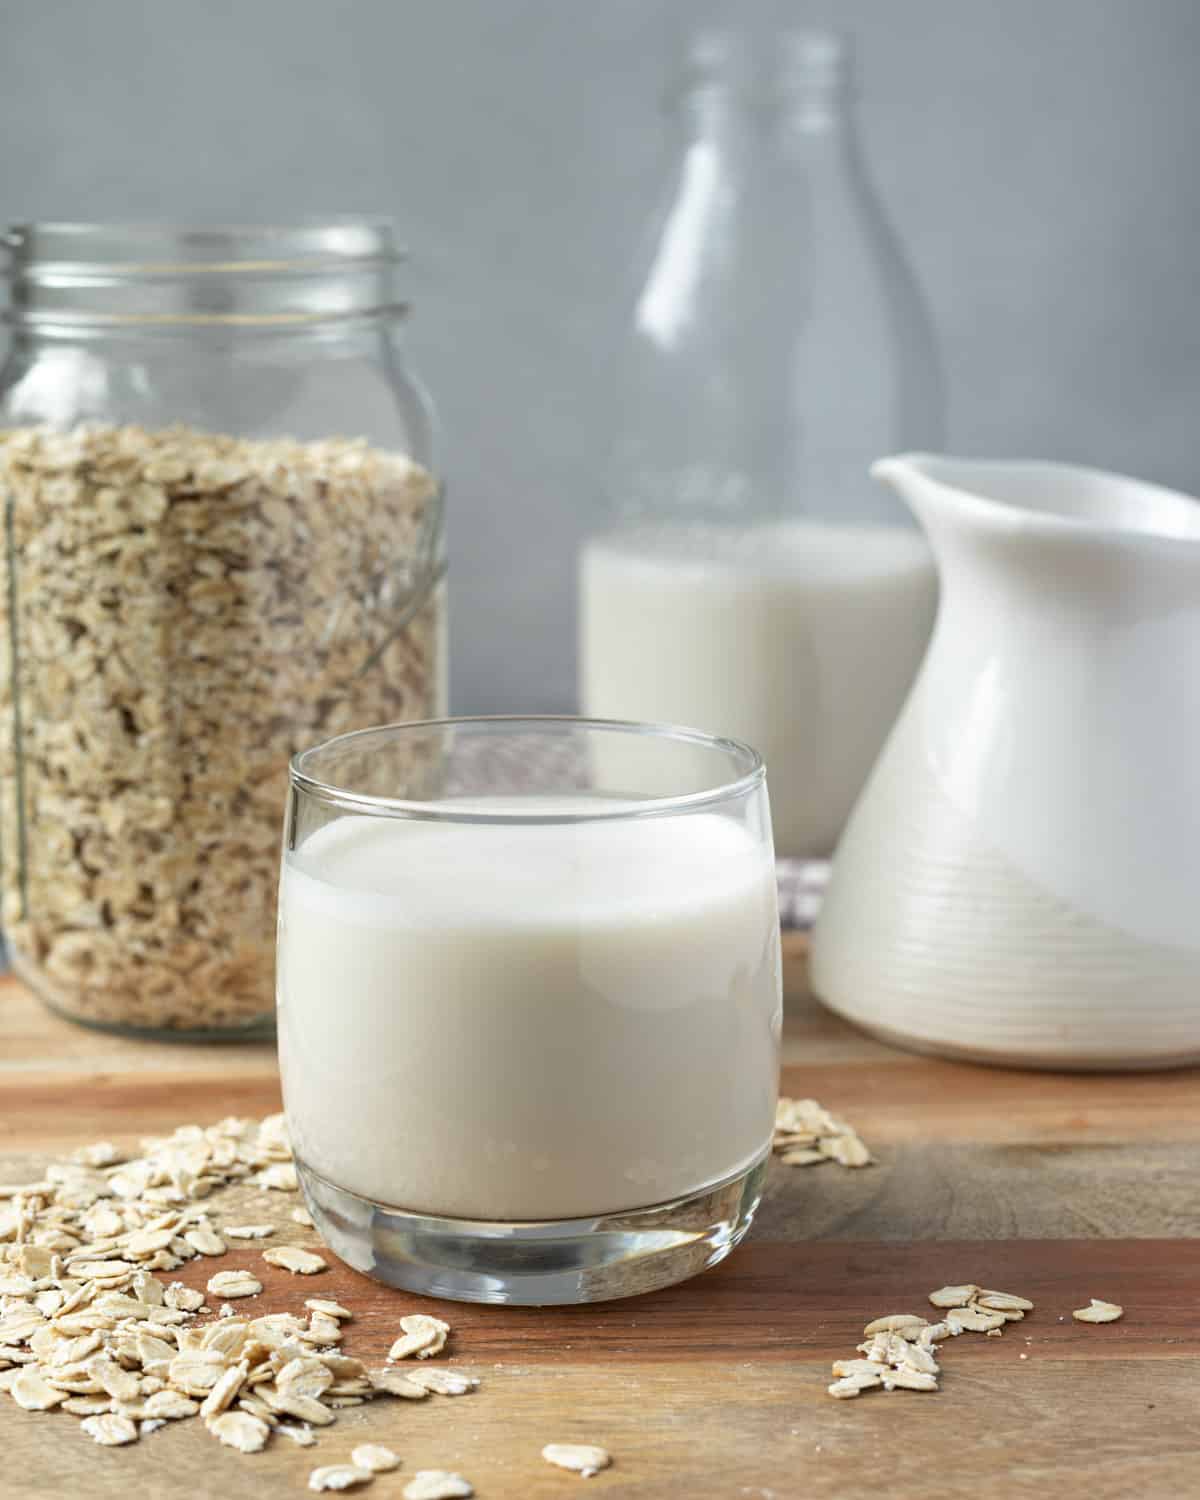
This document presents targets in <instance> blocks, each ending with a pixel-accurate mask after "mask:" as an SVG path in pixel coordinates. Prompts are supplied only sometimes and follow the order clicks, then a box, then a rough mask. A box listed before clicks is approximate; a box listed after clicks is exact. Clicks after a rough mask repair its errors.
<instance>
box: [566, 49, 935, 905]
mask: <svg viewBox="0 0 1200 1500" xmlns="http://www.w3.org/2000/svg"><path fill="white" fill-rule="evenodd" d="M673 104H674V107H675V110H676V112H677V113H678V114H679V115H680V116H681V124H682V138H681V140H680V142H679V144H678V145H677V147H676V153H675V157H674V163H673V166H672V170H671V175H670V181H669V184H668V188H667V193H666V197H665V201H664V204H663V207H662V209H661V211H660V213H659V216H658V218H657V219H656V221H655V224H654V226H653V230H652V234H651V236H650V246H649V252H650V253H649V256H648V261H647V266H646V269H645V272H644V275H643V277H642V282H641V290H640V294H639V296H638V299H637V302H636V306H635V308H634V311H633V317H632V327H631V329H630V331H629V334H628V337H627V340H626V347H625V355H624V359H623V362H622V363H621V364H620V366H619V373H620V388H621V392H622V400H621V402H620V410H619V411H618V414H617V416H616V419H615V420H616V429H615V433H614V441H613V454H612V461H611V465H610V471H609V475H608V481H607V488H608V494H607V497H606V498H607V514H606V517H605V523H604V527H603V529H602V531H601V532H600V534H598V535H596V536H595V537H593V538H591V539H590V540H589V541H588V543H587V544H586V545H585V548H584V550H583V554H582V559H581V577H580V686H581V694H580V696H581V705H582V711H583V712H584V713H587V714H590V715H600V716H611V717H621V718H635V719H651V720H657V721H666V722H670V723H676V724H688V725H692V726H694V727H695V728H698V729H703V730H707V731H709V732H711V733H716V734H728V735H732V736H735V737H736V738H738V739H742V740H745V741H747V742H748V743H750V744H752V745H754V746H755V748H756V749H758V750H759V751H760V752H761V753H762V754H763V756H764V758H765V760H766V763H767V768H768V774H769V776H770V780H771V806H772V817H773V820H774V827H775V846H776V850H777V852H778V853H779V854H780V855H781V856H786V857H789V858H790V859H791V860H805V861H814V862H816V863H817V868H816V869H815V870H814V871H813V872H812V874H813V876H814V877H818V876H819V871H820V869H821V868H823V862H824V861H825V860H826V859H827V857H828V855H829V854H830V852H831V850H832V848H833V845H834V843H835V842H836V840H837V837H838V835H839V833H840V831H841V828H842V825H843V823H844V822H845V819H846V817H847V815H848V813H849V811H850V808H851V806H852V805H853V802H854V800H855V798H856V796H857V794H858V792H859V789H860V788H861V786H862V784H863V782H864V780H865V778H866V776H867V773H868V771H869V770H870V768H871V765H872V763H873V761H874V759H875V756H876V754H877V752H878V751H879V749H880V746H881V744H882V742H883V739H884V737H885V735H886V734H887V731H888V729H889V727H890V726H891V723H892V721H893V719H894V718H895V716H896V714H897V712H898V710H899V707H900V704H901V703H902V701H903V699H904V697H905V694H906V693H907V690H908V687H909V684H910V682H911V680H912V677H913V675H914V673H915V671H916V668H917V665H918V663H919V662H920V660H921V657H922V655H923V652H924V649H925V645H926V642H927V639H928V636H929V632H930V629H931V626H932V622H933V615H934V609H935V600H936V578H935V574H934V567H933V562H932V559H931V555H930V553H929V549H928V547H927V546H926V543H925V541H924V539H923V537H922V536H921V534H920V533H919V531H918V530H917V529H916V527H915V526H914V525H913V524H912V523H911V521H910V518H909V517H908V516H907V515H906V514H905V513H904V512H903V511H902V509H901V507H900V506H899V505H898V504H897V503H896V502H895V500H894V498H893V497H892V496H891V495H890V494H889V493H887V492H886V491H885V490H884V489H883V488H882V487H879V486H874V485H872V483H871V482H870V480H869V478H868V473H867V470H868V467H869V465H870V462H871V460H872V459H874V458H876V457H878V456H880V455H881V454H884V453H892V452H897V451H900V450H903V449H905V448H910V447H935V446H937V445H938V443H939V435H940V428H941V383H940V378H939V373H938V364H937V358H936V351H935V347H934V341H933V336H932V333H931V330H930V326H929V323H928V321H927V319H926V316H925V313H924V309H923V307H922V303H921V299H920V295H919V292H918V289H917V287H916V284H915V282H914V280H913V277H912V275H911V273H910V272H909V270H908V267H907V266H906V264H905V262H904V259H903V257H902V254H901V251H900V248H899V245H898V242H897V240H896V238H895V236H894V234H893V233H892V231H891V229H890V227H889V226H888V224H887V221H886V219H885V217H884V214H883V211H882V208H881V205H880V204H879V202H878V200H877V198H876V196H875V194H874V192H873V189H872V187H871V184H870V181H869V178H868V176H867V173H866V171H865V166H864V162H863V157H862V152H861V148H860V146H859V143H858V137H857V133H856V131H855V128H854V117H853V107H852V106H853V98H852V90H851V73H850V59H849V57H848V55H847V50H846V44H845V42H844V41H843V40H842V39H840V38H839V37H837V36H836V35H831V34H826V33H811V32H801V33H796V34H792V35H787V36H783V37H780V38H778V39H777V45H775V46H773V47H772V48H770V49H769V52H768V50H767V49H764V51H763V52H762V54H759V53H758V52H756V51H755V50H754V49H753V48H752V47H751V45H750V43H749V42H748V40H747V39H745V38H742V37H740V36H731V35H726V34H712V35H704V36H702V37H700V38H699V39H698V41H697V42H696V43H695V45H694V47H693V49H692V54H691V57H690V61H689V67H688V72H687V76H686V80H685V83H684V86H683V87H682V88H681V89H680V90H678V91H677V93H676V95H675V98H674V100H673ZM786 894H787V893H786V891H785V897H786Z"/></svg>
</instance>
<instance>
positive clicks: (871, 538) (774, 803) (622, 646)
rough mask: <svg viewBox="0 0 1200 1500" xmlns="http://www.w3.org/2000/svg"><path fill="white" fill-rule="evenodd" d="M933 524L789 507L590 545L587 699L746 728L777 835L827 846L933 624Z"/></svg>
mask: <svg viewBox="0 0 1200 1500" xmlns="http://www.w3.org/2000/svg"><path fill="white" fill-rule="evenodd" d="M936 603H937V576H936V573H935V570H934V565H933V560H932V556H931V554H930V551H929V548H928V546H927V544H926V542H925V539H924V537H923V536H922V535H921V534H920V533H919V532H917V531H915V530H911V529H908V528H904V527H899V526H868V525H863V526H848V525H833V524H827V523H825V522H820V521H786V522H779V523H773V524H770V525H762V526H757V527H754V528H751V529H749V530H742V529H738V530H733V529H728V530H727V529H724V528H718V527H699V526H698V527H694V528H687V529H683V528H679V529H669V528H665V527H664V528H658V529H650V528H647V529H645V530H632V531H627V532H623V533H617V534H614V535H613V536H608V537H600V538H597V539H595V540H593V541H592V542H590V543H589V544H588V545H587V547H586V548H585V549H584V553H583V558H582V567H581V578H580V687H581V698H582V707H583V712H584V713H586V714H588V715H591V716H594V717H601V718H621V719H642V720H650V721H656V722H660V723H674V724H686V725H689V726H691V727H693V728H697V729H704V730H707V731H708V732H710V733H714V734H727V735H732V736H734V737H735V738H737V739H740V740H745V741H746V742H747V743H749V744H751V745H753V746H754V748H755V749H756V750H758V751H759V752H760V754H761V755H762V756H763V758H764V760H765V761H766V763H767V775H768V779H769V783H770V794H771V816H772V822H773V824H774V832H775V849H776V853H778V854H780V855H796V856H808V857H818V856H824V855H828V854H829V853H830V852H831V851H832V848H833V845H834V843H835V842H836V841H837V838H838V835H839V834H840V832H841V829H842V825H843V823H844V822H845V820H846V817H847V816H848V814H849V812H850V809H851V807H852V806H853V804H854V801H855V799H856V797H857V796H858V793H859V791H860V790H861V788H862V785H863V782H864V781H865V780H866V777H867V774H868V772H869V771H870V769H871V766H872V764H873V763H874V760H875V757H876V755H877V754H878V752H879V750H880V748H881V746H882V744H883V741H884V739H885V737H886V735H887V733H888V730H889V729H890V727H891V725H892V722H893V721H894V719H895V718H896V715H897V713H898V712H899V710H900V707H901V704H902V703H903V701H904V698H905V696H906V694H907V692H908V688H909V686H910V684H911V682H912V679H913V676H914V675H915V673H916V669H917V667H918V666H919V664H920V661H921V658H922V656H923V654H924V651H925V646H926V644H927V642H928V639H929V633H930V630H931V629H932V626H933V617H934V612H935V608H936Z"/></svg>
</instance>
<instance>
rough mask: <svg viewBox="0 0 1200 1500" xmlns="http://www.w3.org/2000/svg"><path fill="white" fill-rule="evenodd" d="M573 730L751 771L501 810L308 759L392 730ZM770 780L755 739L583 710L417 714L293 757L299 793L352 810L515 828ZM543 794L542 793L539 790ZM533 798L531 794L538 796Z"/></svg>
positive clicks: (705, 800) (674, 806) (663, 806)
mask: <svg viewBox="0 0 1200 1500" xmlns="http://www.w3.org/2000/svg"><path fill="white" fill-rule="evenodd" d="M554 727H558V728H569V729H577V730H585V731H599V732H601V733H612V734H617V735H629V736H631V737H645V738H652V739H660V740H674V741H676V742H678V743H681V744H685V745H692V746H702V747H704V748H705V749H709V750H715V751H719V752H721V753H723V754H725V755H727V756H732V757H734V758H735V762H736V761H744V762H745V769H744V770H743V771H741V773H740V774H739V775H737V776H735V777H732V778H731V779H728V780H725V781H722V782H720V783H718V784H716V785H714V786H711V787H704V788H702V789H701V790H700V791H697V792H679V793H676V794H673V795H671V796H667V797H646V798H642V799H639V800H636V801H635V800H632V799H630V800H628V801H623V802H622V805H621V806H619V807H615V808H614V807H598V808H597V809H596V810H595V811H590V810H582V811H572V812H536V811H532V810H530V809H529V808H527V807H522V808H520V809H517V808H505V809H498V810H495V811H490V812H488V811H482V810H479V809H476V810H474V811H466V810H465V809H460V808H456V807H455V806H454V805H453V804H452V803H449V802H427V801H421V800H419V799H418V798H413V797H380V796H376V795H374V794H372V793H368V792H354V791H350V790H349V789H347V788H346V787H342V786H338V785H337V784H336V783H334V782H331V781H328V780H325V779H324V778H322V777H321V776H315V775H312V774H311V773H310V772H308V771H306V770H305V769H304V765H303V762H304V761H305V760H306V759H307V758H308V757H309V756H316V755H320V754H321V753H323V752H325V751H328V750H331V749H333V748H334V747H335V746H340V745H346V744H349V743H350V742H351V741H354V740H358V739H365V738H366V737H367V736H369V735H379V734H385V735H389V736H392V737H396V738H399V737H401V736H403V735H405V734H408V733H416V732H421V731H425V732H427V731H429V730H446V729H473V728H479V729H486V728H507V729H509V730H512V731H520V730H522V729H524V730H526V731H528V730H538V729H548V728H554ZM765 781H766V765H765V763H764V761H763V758H762V756H761V755H760V754H759V753H758V751H757V750H755V749H754V747H753V746H752V745H747V744H746V743H745V742H744V741H743V740H736V739H733V738H731V737H730V736H728V735H719V734H709V733H707V732H706V731H705V730H702V729H690V728H688V727H686V726H685V725H681V724H660V723H650V722H643V721H641V720H638V719H596V718H587V717H584V716H581V715H576V714H474V715H471V714H467V715H450V716H448V717H446V718H441V719H412V720H408V721H406V722H402V723H396V724H373V725H369V726H368V727H367V728H365V729H352V730H349V731H348V732H347V733H345V734H338V735H333V736H331V737H330V738H329V739H326V740H322V741H321V742H320V743H319V744H316V745H310V746H309V747H308V748H307V749H305V750H298V751H297V752H296V753H295V754H294V755H293V756H292V757H291V760H290V761H289V763H288V782H289V787H290V789H291V790H292V791H298V792H303V793H304V794H305V795H306V796H308V797H312V798H314V799H315V800H316V801H319V802H321V803H323V804H324V805H326V806H330V807H339V808H342V809H344V810H345V811H347V812H361V813H365V814H367V815H369V816H372V817H390V818H408V819H412V820H413V821H417V822H427V823H468V824H482V825H487V824H492V825H496V826H509V827H511V826H513V825H514V824H525V825H529V824H556V823H557V824H569V823H615V822H627V821H631V820H633V819H635V818H648V817H664V816H670V815H672V814H675V813H684V812H693V811H696V810H697V809H699V808H704V807H712V806H716V805H719V804H720V803H723V802H729V801H732V800H733V799H734V798H736V797H741V796H744V795H746V794H747V793H748V792H751V791H753V790H755V789H756V788H757V787H760V786H762V785H763V784H764V783H765ZM533 796H534V797H536V794H533ZM531 800H532V799H531Z"/></svg>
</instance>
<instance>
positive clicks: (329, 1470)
mask: <svg viewBox="0 0 1200 1500" xmlns="http://www.w3.org/2000/svg"><path fill="white" fill-rule="evenodd" d="M374 1477H375V1475H374V1473H373V1472H372V1471H371V1470H370V1469H360V1468H359V1467H358V1466H357V1465H356V1464H325V1465H324V1466H323V1467H322V1468H320V1469H314V1470H313V1471H312V1473H311V1474H310V1475H309V1476H308V1487H309V1489H310V1490H349V1489H353V1488H354V1486H355V1485H359V1484H370V1482H371V1480H372V1479H374Z"/></svg>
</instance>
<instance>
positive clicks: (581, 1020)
mask: <svg viewBox="0 0 1200 1500" xmlns="http://www.w3.org/2000/svg"><path fill="white" fill-rule="evenodd" d="M278 1013H279V1014H278V1020H279V1051H280V1064H281V1068H282V1073H283V1086H284V1101H285V1106H286V1110H287V1116H288V1123H289V1128H290V1131H291V1137H292V1144H293V1149H294V1151H295V1157H296V1166H297V1170H298V1172H299V1175H300V1179H301V1183H302V1185H303V1188H304V1193H305V1196H306V1199H307V1202H308V1205H309V1209H310V1211H311V1213H312V1216H313V1218H314V1220H315V1222H316V1225H317V1227H318V1229H319V1230H320V1231H321V1233H322V1235H323V1236H324V1237H325V1239H326V1241H327V1243H328V1244H329V1245H330V1246H331V1248H332V1249H333V1250H334V1251H335V1252H336V1253H337V1254H338V1255H340V1256H341V1257H342V1259H343V1260H345V1261H346V1262H347V1263H348V1264H349V1265H351V1266H353V1267H354V1268H355V1269H357V1270H361V1271H364V1272H366V1273H367V1274H369V1275H372V1276H375V1277H378V1278H379V1279H380V1280H382V1281H385V1282H388V1283H390V1284H392V1285H394V1286H402V1287H406V1288H409V1289H410V1290H413V1291H419V1292H425V1293H429V1294H432V1295H435V1296H440V1297H450V1298H457V1299H461V1300H464V1301H476V1302H516V1303H532V1304H547V1303H570V1302H589V1301H598V1300H601V1299H605V1298H610V1297H621V1296H627V1295H629V1294H631V1293H634V1292H642V1291H650V1290H653V1289H654V1288H657V1287H660V1286H665V1285H668V1284H669V1283H671V1282H674V1281H679V1280H682V1279H683V1278H684V1277H687V1276H691V1275H693V1274H695V1273H696V1272H698V1271H700V1270H702V1269H704V1268H705V1267H706V1266H710V1265H713V1264H715V1263H716V1262H717V1261H719V1260H721V1259H723V1257H724V1256H725V1255H727V1254H728V1253H729V1251H730V1250H731V1249H732V1248H733V1247H734V1246H735V1245H736V1244H737V1243H738V1242H739V1241H740V1240H741V1238H742V1237H743V1235H744V1234H745V1233H746V1230H747V1229H748V1228H749V1225H750V1220H751V1217H752V1215H753V1213H754V1210H755V1208H756V1206H757V1204H758V1200H759V1195H760V1189H761V1184H762V1179H763V1173H764V1169H765V1162H766V1159H767V1156H768V1153H769V1149H770V1140H771V1134H772V1126H773V1120H774V1104H775V1093H776V1084H777V1073H778V1046H779V1030H780V1017H781V994H780V959H779V930H778V908H777V899H776V887H775V877H774V854H773V849H772V843H771V822H770V813H769V809H768V805H767V791H766V784H765V773H764V770H763V765H762V761H761V760H760V758H759V756H758V755H757V753H756V752H755V751H753V750H751V749H749V748H748V747H747V746H745V745H742V744H739V743H737V742H736V741H733V740H727V739H718V738H715V737H713V736H709V735H704V734H699V733H696V732H693V731H690V730H683V729H674V728H668V727H665V726H657V725H646V724H632V723H619V722H606V721H600V720H585V719H569V718H527V719H522V718H493V719H446V720H441V721H437V722H429V723H417V724H399V725H391V726H387V727H383V728H377V729H367V730H362V731H359V732H357V733H354V734H348V735H342V736H340V737H339V738H337V739H333V740H330V741H328V742H326V743H325V744H322V745H319V746H317V747H316V748H314V749H311V750H307V751H305V752H303V753H302V754H300V755H298V756H296V757H295V759H294V761H293V762H292V767H291V786H290V793H289V800H288V809H287V821H286V828H285V836H284V852H283V870H282V879H281V884H280V897H279V954H278Z"/></svg>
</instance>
